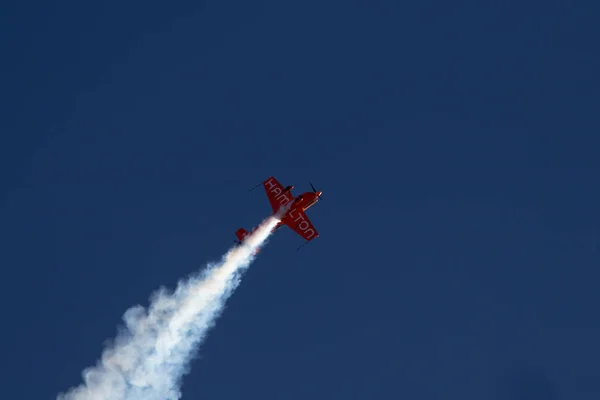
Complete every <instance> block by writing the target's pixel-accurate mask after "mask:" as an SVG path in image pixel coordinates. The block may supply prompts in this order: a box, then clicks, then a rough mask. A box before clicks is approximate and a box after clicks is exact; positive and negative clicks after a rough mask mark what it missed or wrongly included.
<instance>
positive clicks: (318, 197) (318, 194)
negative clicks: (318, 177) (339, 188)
mask: <svg viewBox="0 0 600 400" xmlns="http://www.w3.org/2000/svg"><path fill="white" fill-rule="evenodd" d="M308 183H310V187H311V188H312V190H313V192H314V193H316V195H317V200H321V193H323V192H322V191H317V189H315V187H314V186H313V184H312V182H308Z"/></svg>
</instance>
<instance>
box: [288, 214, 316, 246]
mask: <svg viewBox="0 0 600 400" xmlns="http://www.w3.org/2000/svg"><path fill="white" fill-rule="evenodd" d="M281 222H283V223H284V224H286V225H287V226H289V227H290V229H292V230H293V231H294V232H296V233H297V234H298V235H300V236H302V237H303V238H304V240H306V241H307V242H310V241H311V240H313V239H316V238H318V237H319V232H317V230H316V229H315V227H314V226H313V224H312V222H310V220H309V219H308V217H307V216H306V214H305V213H304V211H302V210H301V209H294V210H291V211H290V212H289V213H288V214H287V215H286V216H285V217H284V218H283V219H282V220H281Z"/></svg>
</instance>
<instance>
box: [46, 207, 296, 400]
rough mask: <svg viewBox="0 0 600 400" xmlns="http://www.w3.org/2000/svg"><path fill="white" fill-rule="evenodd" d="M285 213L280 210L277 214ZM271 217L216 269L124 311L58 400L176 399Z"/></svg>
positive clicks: (262, 239)
mask: <svg viewBox="0 0 600 400" xmlns="http://www.w3.org/2000/svg"><path fill="white" fill-rule="evenodd" d="M281 211H282V212H285V210H281ZM278 222H279V218H277V217H269V218H267V219H266V220H265V221H264V222H263V223H262V224H261V225H260V226H259V227H258V228H257V229H256V230H255V231H254V232H253V233H251V234H249V235H248V236H246V239H245V241H244V242H243V244H242V245H241V246H237V247H234V248H233V249H231V250H230V251H229V252H228V253H227V254H226V255H225V256H224V257H223V259H222V260H221V262H220V263H217V264H216V265H210V264H209V265H208V267H207V268H206V270H205V271H203V272H202V273H201V274H199V275H197V276H192V277H191V278H189V279H187V280H185V281H181V282H179V284H178V285H177V289H176V290H175V292H174V293H168V292H167V291H166V290H165V289H164V288H161V289H160V290H159V291H157V292H156V293H154V294H153V296H152V298H151V301H150V305H149V307H148V310H147V311H146V310H145V309H144V308H143V307H142V306H135V307H132V308H130V309H129V310H127V312H126V313H125V315H124V316H123V319H124V321H125V325H126V326H125V328H124V329H121V330H120V332H119V334H118V335H117V338H116V339H115V341H114V343H113V344H112V345H110V346H109V347H108V348H106V349H105V350H104V352H103V354H102V358H101V359H100V360H99V361H98V363H97V364H96V366H95V367H91V368H88V369H86V370H84V371H83V380H84V383H83V384H82V385H80V386H78V387H75V388H71V389H70V390H69V391H68V392H67V393H61V394H59V395H58V397H57V399H58V400H142V399H143V400H176V399H179V398H180V397H181V392H180V387H179V386H180V382H181V377H182V376H183V375H184V374H185V373H186V372H187V368H188V364H189V361H190V359H191V358H192V357H193V356H194V353H195V350H196V349H197V347H198V346H199V345H200V342H202V340H203V339H204V337H205V336H206V333H207V331H208V330H209V329H210V328H211V327H212V326H213V324H214V322H215V320H216V318H217V317H218V316H219V314H220V312H221V311H222V310H223V307H224V305H225V301H226V300H227V298H228V297H229V296H230V295H231V293H232V292H233V290H235V288H236V287H237V286H238V285H239V283H240V279H241V273H242V272H243V271H244V270H245V269H246V268H247V267H248V266H249V265H250V263H251V262H252V261H253V260H254V252H255V250H256V249H257V248H258V247H259V246H261V245H263V244H264V243H265V242H266V240H267V238H268V237H269V235H270V233H271V231H272V229H273V228H274V227H275V225H276V224H277V223H278Z"/></svg>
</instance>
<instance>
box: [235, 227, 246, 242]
mask: <svg viewBox="0 0 600 400" xmlns="http://www.w3.org/2000/svg"><path fill="white" fill-rule="evenodd" d="M247 234H248V232H247V231H246V230H245V229H244V228H240V229H238V230H237V231H235V236H237V238H238V242H239V243H242V240H244V238H245V237H246V235H247Z"/></svg>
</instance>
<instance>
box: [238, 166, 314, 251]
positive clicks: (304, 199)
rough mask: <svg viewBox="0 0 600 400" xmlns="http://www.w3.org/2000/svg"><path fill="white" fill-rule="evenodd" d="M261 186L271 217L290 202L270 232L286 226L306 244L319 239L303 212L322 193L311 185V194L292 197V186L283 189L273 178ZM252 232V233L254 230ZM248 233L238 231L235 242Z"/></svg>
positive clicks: (241, 230) (241, 229)
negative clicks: (265, 195)
mask: <svg viewBox="0 0 600 400" xmlns="http://www.w3.org/2000/svg"><path fill="white" fill-rule="evenodd" d="M260 185H261V184H258V185H257V186H260ZM262 185H263V186H264V188H265V191H266V192H267V197H268V198H269V202H270V203H271V208H272V209H273V215H275V214H276V213H277V211H278V210H279V208H280V207H282V206H285V205H287V204H288V203H290V202H291V204H290V208H289V210H288V211H287V212H286V213H285V214H284V216H283V217H282V218H281V221H280V222H279V223H278V224H277V225H276V226H275V228H273V230H272V232H275V231H276V230H277V229H279V228H281V227H282V226H283V225H287V226H289V227H290V228H291V229H292V230H293V231H294V232H296V233H297V234H298V235H300V236H302V237H303V238H304V240H306V243H308V242H310V241H311V240H313V239H316V238H317V237H319V233H318V232H317V230H316V229H315V227H314V226H313V224H312V223H311V222H310V220H309V219H308V217H307V216H306V214H305V213H304V211H306V210H307V209H309V208H310V207H312V206H313V205H315V204H316V203H317V201H319V199H320V198H321V194H322V193H323V192H322V191H317V190H316V189H315V187H314V186H313V185H312V183H311V184H310V187H311V188H312V190H313V191H312V192H304V193H302V194H301V195H299V196H297V197H294V195H292V189H293V188H294V186H287V187H286V188H284V187H283V186H282V185H281V184H280V183H279V182H277V179H275V178H274V177H270V178H269V179H267V180H266V181H264V182H263V183H262ZM251 190H253V189H251ZM255 229H256V228H255ZM252 232H254V230H253V231H252ZM249 233H251V232H247V231H246V230H245V229H244V228H240V229H238V230H237V231H236V232H235V235H236V236H237V238H238V240H236V241H235V242H236V243H238V244H241V243H242V241H243V240H244V238H245V237H246V235H248V234H249ZM306 243H304V244H306ZM302 246H304V245H302ZM302 246H301V247H302ZM257 252H258V250H257Z"/></svg>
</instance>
